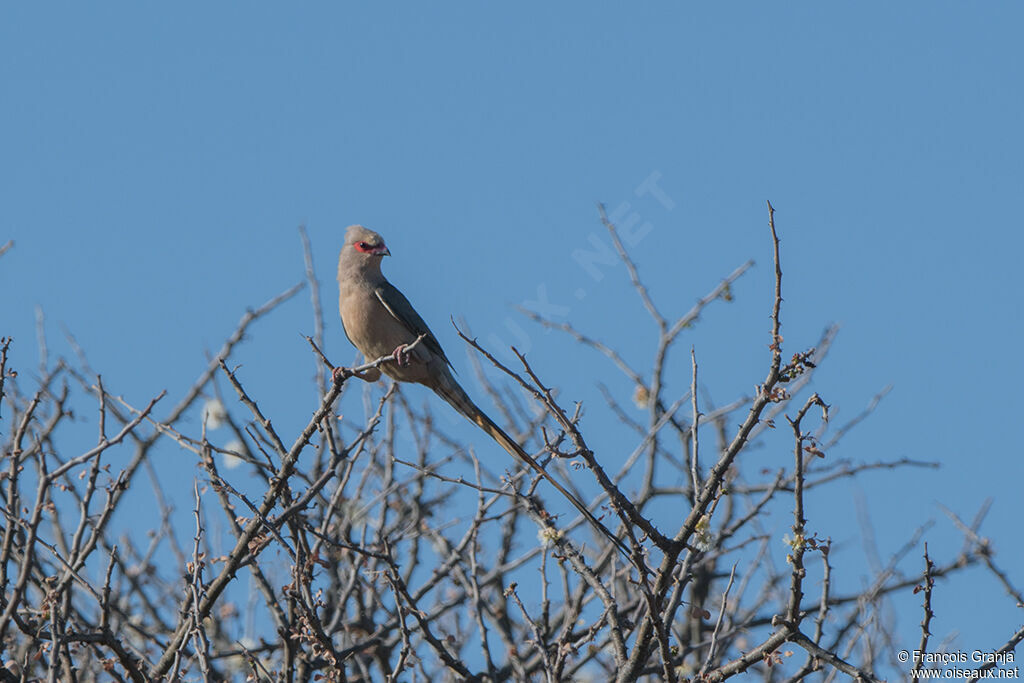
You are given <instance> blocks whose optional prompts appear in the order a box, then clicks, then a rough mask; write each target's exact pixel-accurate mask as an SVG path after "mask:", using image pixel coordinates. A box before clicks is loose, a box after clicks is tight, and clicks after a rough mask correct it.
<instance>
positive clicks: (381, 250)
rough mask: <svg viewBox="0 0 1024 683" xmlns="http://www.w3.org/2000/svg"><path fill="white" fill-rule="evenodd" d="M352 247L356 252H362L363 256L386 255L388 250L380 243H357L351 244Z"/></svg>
mask: <svg viewBox="0 0 1024 683" xmlns="http://www.w3.org/2000/svg"><path fill="white" fill-rule="evenodd" d="M352 246H353V247H355V249H356V251H359V252H362V253H364V254H386V253H388V248H387V247H385V246H384V243H383V242H381V243H380V244H370V243H369V242H364V241H359V242H356V243H355V244H353V245H352Z"/></svg>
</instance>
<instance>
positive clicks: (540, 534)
mask: <svg viewBox="0 0 1024 683" xmlns="http://www.w3.org/2000/svg"><path fill="white" fill-rule="evenodd" d="M562 535H563V534H562V532H561V531H559V530H558V529H556V528H554V527H552V526H545V527H541V528H540V529H538V530H537V540H538V541H540V544H541V545H542V546H545V547H549V546H552V545H554V544H555V543H556V542H557V541H558V540H560V539H561V538H562Z"/></svg>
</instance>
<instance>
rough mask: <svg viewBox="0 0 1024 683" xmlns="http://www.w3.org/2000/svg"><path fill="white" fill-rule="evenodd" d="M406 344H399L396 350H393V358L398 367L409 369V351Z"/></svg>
mask: <svg viewBox="0 0 1024 683" xmlns="http://www.w3.org/2000/svg"><path fill="white" fill-rule="evenodd" d="M408 346H409V345H408V344H399V345H398V348H396V349H395V352H394V354H392V355H394V357H395V362H396V363H398V367H400V368H405V367H409V350H408V348H407V347H408Z"/></svg>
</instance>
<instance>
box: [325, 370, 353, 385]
mask: <svg viewBox="0 0 1024 683" xmlns="http://www.w3.org/2000/svg"><path fill="white" fill-rule="evenodd" d="M353 374H355V373H353V372H352V371H351V370H349V369H348V368H343V367H341V366H339V367H336V368H334V369H333V370H331V381H332V382H333V383H334V384H341V383H342V382H344V381H345V380H347V379H348V378H349V377H351V376H352V375H353Z"/></svg>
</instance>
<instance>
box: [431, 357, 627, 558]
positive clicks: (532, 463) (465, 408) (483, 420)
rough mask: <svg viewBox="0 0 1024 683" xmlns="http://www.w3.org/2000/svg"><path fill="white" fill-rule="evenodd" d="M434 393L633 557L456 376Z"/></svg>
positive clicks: (448, 379)
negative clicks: (473, 399)
mask: <svg viewBox="0 0 1024 683" xmlns="http://www.w3.org/2000/svg"><path fill="white" fill-rule="evenodd" d="M433 389H434V392H435V393H436V394H437V395H438V396H440V397H441V398H443V399H444V400H445V401H447V402H448V403H449V404H450V405H451V406H452V407H453V408H455V410H457V411H459V412H460V413H462V414H463V415H464V416H465V417H466V418H468V419H469V420H470V421H471V422H472V423H473V424H475V425H476V426H478V427H480V429H482V430H484V431H485V432H487V434H489V435H490V437H491V438H492V439H494V440H495V441H497V442H498V445H499V446H501V447H502V448H504V449H505V450H506V451H508V453H509V455H511V456H512V457H514V458H518V459H519V460H520V461H522V462H523V463H525V464H526V465H528V466H529V467H531V468H532V469H533V470H534V471H535V472H537V474H539V475H540V476H541V477H543V478H544V479H546V480H547V482H548V483H549V484H551V485H552V486H554V487H555V489H556V490H557V491H558V492H559V493H561V494H562V495H563V496H564V497H565V498H566V499H567V500H568V501H569V502H570V503H572V505H573V507H575V508H576V509H577V510H579V511H580V513H581V514H582V515H583V516H584V517H586V518H587V520H588V521H589V522H590V523H591V524H592V525H594V528H595V529H597V530H598V531H600V532H601V533H602V534H604V535H605V536H606V537H608V539H609V540H610V541H611V542H612V543H614V544H615V546H616V547H617V548H618V549H619V550H620V551H622V553H623V554H624V555H625V557H626V558H627V559H629V557H630V553H629V549H628V548H627V547H626V545H625V544H624V543H623V542H622V540H621V539H619V538H618V537H617V536H616V535H615V534H613V533H612V532H611V531H609V530H608V528H607V527H605V525H604V524H602V523H601V520H599V519H598V518H597V517H595V516H594V514H593V513H592V512H591V511H590V510H588V509H587V506H586V505H584V504H583V503H582V502H581V501H580V500H579V499H578V498H576V496H574V495H573V494H571V493H569V492H568V491H567V490H565V487H563V486H562V485H561V484H559V483H558V482H557V481H556V480H555V478H554V477H552V476H551V475H550V474H548V473H547V471H546V470H545V469H544V468H543V467H541V466H540V463H538V462H537V461H536V460H535V459H534V458H533V456H531V455H530V454H529V453H527V452H526V451H525V450H523V448H522V447H521V446H520V445H519V444H518V443H516V442H515V441H514V440H513V439H512V437H510V436H509V435H508V434H506V433H505V432H504V431H503V430H502V429H501V427H499V426H498V425H496V424H495V423H494V420H492V419H491V418H489V417H487V414H486V413H484V411H482V410H480V409H479V408H478V407H477V406H476V404H475V403H473V401H472V399H470V398H469V395H468V394H466V392H465V391H464V390H463V389H462V387H461V386H459V384H458V382H456V381H455V378H454V377H444V378H443V380H442V381H441V382H439V383H438V386H435V387H433Z"/></svg>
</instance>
